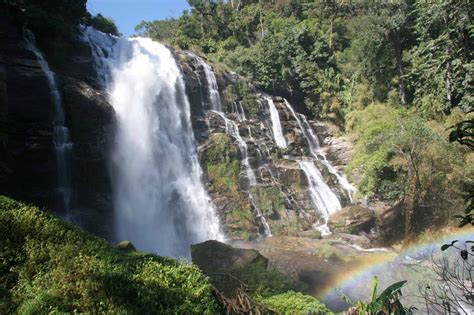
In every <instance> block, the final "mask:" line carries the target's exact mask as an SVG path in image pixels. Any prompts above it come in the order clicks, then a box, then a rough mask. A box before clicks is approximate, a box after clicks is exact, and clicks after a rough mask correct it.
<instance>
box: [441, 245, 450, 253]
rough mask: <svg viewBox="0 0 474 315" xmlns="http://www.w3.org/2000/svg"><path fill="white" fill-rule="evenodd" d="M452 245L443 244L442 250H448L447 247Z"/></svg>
mask: <svg viewBox="0 0 474 315" xmlns="http://www.w3.org/2000/svg"><path fill="white" fill-rule="evenodd" d="M450 247H451V245H449V244H444V245H443V246H441V250H442V251H445V250H447V249H448V248H450Z"/></svg>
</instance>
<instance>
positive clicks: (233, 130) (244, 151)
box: [215, 111, 257, 186]
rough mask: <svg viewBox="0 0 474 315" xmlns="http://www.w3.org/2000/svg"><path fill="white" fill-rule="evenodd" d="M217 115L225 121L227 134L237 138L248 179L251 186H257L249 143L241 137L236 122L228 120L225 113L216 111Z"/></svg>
mask: <svg viewBox="0 0 474 315" xmlns="http://www.w3.org/2000/svg"><path fill="white" fill-rule="evenodd" d="M215 113H216V114H217V115H219V116H220V117H221V118H222V119H223V120H224V122H225V130H226V133H227V134H229V135H230V136H231V137H233V138H235V140H237V144H238V146H239V149H240V154H241V155H242V165H243V166H244V167H245V171H246V173H247V178H248V180H249V185H250V186H255V185H257V179H256V177H255V173H254V171H253V169H252V166H250V163H249V155H248V148H247V143H246V142H245V141H244V139H242V137H241V136H240V133H239V127H238V126H237V124H236V123H235V122H234V121H232V120H230V119H229V118H227V117H226V116H225V114H224V113H223V112H217V111H216V112H215Z"/></svg>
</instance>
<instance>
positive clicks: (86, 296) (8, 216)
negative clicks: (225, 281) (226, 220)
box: [0, 197, 218, 314]
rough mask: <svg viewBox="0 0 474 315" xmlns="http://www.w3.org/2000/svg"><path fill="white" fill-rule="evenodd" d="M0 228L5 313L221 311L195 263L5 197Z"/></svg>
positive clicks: (0, 307)
mask: <svg viewBox="0 0 474 315" xmlns="http://www.w3.org/2000/svg"><path fill="white" fill-rule="evenodd" d="M0 226H1V227H2V229H1V230H0V239H1V240H2V247H1V248H0V301H1V302H0V313H1V314H11V313H21V314H46V313H52V312H53V313H56V312H57V313H114V314H119V313H127V314H146V313H150V312H156V313H164V312H167V313H177V314H178V313H179V314H191V313H195V314H215V313H217V312H218V305H217V303H216V301H215V300H214V298H213V295H212V289H211V286H210V284H209V283H208V281H207V279H206V278H205V277H204V275H203V274H202V273H201V271H200V270H199V269H198V268H197V267H196V266H194V265H191V264H188V263H186V262H177V261H175V260H173V259H169V258H164V257H159V256H156V255H152V254H146V253H139V252H124V251H120V250H119V249H116V248H113V247H112V246H110V245H109V244H108V243H107V242H106V241H105V240H103V239H100V238H98V237H94V236H92V235H90V234H88V233H86V232H83V231H81V230H79V229H78V228H75V227H74V226H72V225H71V224H68V223H65V222H62V221H60V220H58V219H56V218H54V217H53V216H51V215H48V214H46V213H44V212H42V211H40V210H39V209H37V208H34V207H30V206H27V205H25V204H22V203H18V202H15V201H13V200H11V199H8V198H6V197H0Z"/></svg>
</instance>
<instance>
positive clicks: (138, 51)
mask: <svg viewBox="0 0 474 315" xmlns="http://www.w3.org/2000/svg"><path fill="white" fill-rule="evenodd" d="M101 36H105V35H101V34H100V33H99V32H97V31H94V30H92V29H87V30H86V31H85V38H86V39H88V40H89V42H90V43H91V45H92V46H96V48H97V46H98V48H101V49H106V50H108V56H109V57H108V58H106V57H105V56H98V57H99V60H98V61H97V66H98V68H99V69H101V70H102V72H108V73H110V81H109V82H108V84H107V89H108V90H109V93H110V102H111V104H112V106H113V107H114V109H115V112H116V116H117V128H116V141H115V145H114V147H113V149H112V152H111V160H112V165H113V167H112V171H113V173H112V182H113V190H114V206H115V230H116V236H117V238H118V239H129V240H131V241H132V242H133V243H134V244H135V245H136V246H137V247H138V248H140V249H141V250H147V251H153V252H156V253H159V254H161V255H167V256H173V257H178V256H184V257H189V256H190V249H189V246H190V244H193V243H198V242H202V241H204V240H207V239H218V240H223V235H222V233H221V231H220V227H219V222H218V219H217V216H216V214H215V211H214V208H213V205H212V203H211V200H210V198H209V197H208V195H207V193H206V191H205V189H204V186H203V185H202V183H201V175H202V171H201V168H200V165H199V161H198V156H197V151H196V143H195V139H194V134H193V130H192V126H191V120H190V106H189V102H188V99H187V96H186V94H185V86H184V81H183V78H182V76H181V73H180V70H179V68H178V66H177V64H176V61H175V60H174V58H173V55H172V54H171V52H170V51H169V50H168V49H167V48H166V47H165V46H163V45H161V44H159V43H157V42H153V41H152V40H150V39H144V38H131V39H124V38H119V39H117V40H116V43H115V44H114V45H113V46H111V47H110V46H109V45H107V39H106V38H105V39H101ZM103 43H104V45H103V46H101V45H102V44H103ZM104 58H105V59H106V60H104ZM104 65H106V66H105V67H104ZM102 76H103V77H108V75H107V74H103V75H102Z"/></svg>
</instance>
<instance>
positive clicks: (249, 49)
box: [138, 0, 474, 238]
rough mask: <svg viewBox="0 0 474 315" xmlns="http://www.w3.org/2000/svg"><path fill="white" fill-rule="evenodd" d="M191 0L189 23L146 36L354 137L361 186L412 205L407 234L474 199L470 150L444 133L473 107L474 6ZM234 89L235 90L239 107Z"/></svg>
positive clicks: (146, 26) (147, 26) (417, 0)
mask: <svg viewBox="0 0 474 315" xmlns="http://www.w3.org/2000/svg"><path fill="white" fill-rule="evenodd" d="M188 2H189V4H190V6H191V10H190V11H189V12H184V13H183V15H182V16H181V17H179V18H177V19H173V20H166V21H150V22H143V23H142V24H141V25H140V27H139V29H138V30H139V31H140V32H141V33H143V34H145V35H149V36H151V37H155V38H157V39H160V40H163V41H166V42H168V43H170V44H172V45H175V46H179V47H181V48H190V49H195V50H197V51H201V52H202V53H205V54H207V56H208V58H209V59H210V60H212V61H214V62H215V63H223V64H225V65H226V66H227V67H228V68H229V69H232V70H233V71H236V72H237V73H239V74H241V75H243V76H244V77H246V78H247V79H248V80H249V81H250V82H252V84H254V85H255V87H256V88H257V89H261V90H264V91H266V92H269V93H271V94H275V95H282V96H285V97H287V98H289V99H290V101H291V102H292V103H293V104H294V105H295V106H296V107H297V108H298V109H299V110H300V111H302V112H306V113H311V114H313V115H315V116H319V118H322V119H326V120H330V121H332V122H333V123H335V124H336V125H337V126H339V127H340V129H342V130H343V131H345V132H347V133H348V134H349V135H350V136H351V137H352V139H353V140H354V141H355V142H356V150H355V158H354V160H353V161H352V162H351V165H350V166H351V167H350V168H351V170H352V171H354V172H358V173H359V175H360V176H358V177H362V180H361V182H360V183H359V187H358V188H359V191H360V192H361V193H362V194H366V195H368V196H369V197H370V198H372V199H379V200H382V201H384V202H389V203H392V204H395V203H399V202H403V203H404V205H403V209H405V217H406V224H405V229H406V231H405V235H406V237H408V238H411V237H412V236H413V235H414V234H415V233H417V232H419V231H422V230H423V229H424V228H425V227H428V226H430V225H432V224H445V223H446V222H448V221H449V220H450V218H451V216H452V215H455V214H457V213H458V212H459V210H460V209H461V205H460V200H461V198H462V194H463V191H468V192H469V191H470V192H471V195H472V181H470V180H469V178H473V176H472V174H473V170H474V166H473V165H474V163H473V161H474V159H473V158H472V153H469V152H468V150H465V149H463V148H462V147H461V146H459V145H453V144H449V143H448V141H446V139H448V134H447V133H446V130H445V129H446V128H449V127H451V126H453V125H454V124H456V123H458V122H460V121H462V120H466V119H469V116H468V112H469V111H471V110H472V109H473V105H472V104H474V102H473V99H472V95H474V93H473V90H472V88H473V86H474V85H473V84H472V83H473V81H472V69H473V68H474V62H473V58H472V56H473V55H472V52H473V51H474V49H473V47H472V43H474V40H473V37H474V33H473V32H472V29H473V24H472V12H474V10H473V9H474V5H473V3H471V2H469V1H454V0H443V1H438V2H436V3H434V4H433V3H427V2H426V1H422V0H414V1H408V0H398V1H382V2H380V1H379V2H370V1H369V2H368V1H349V2H347V1H309V2H308V1H306V2H305V1H295V0H277V1H259V0H247V1H238V2H237V1H226V2H224V1H213V0H192V1H191V0H190V1H188ZM235 90H238V88H236V87H229V88H228V91H226V92H227V94H229V95H230V99H231V100H235V101H237V100H239V101H241V100H242V96H241V93H240V92H239V91H235ZM246 106H247V105H245V102H244V107H246ZM246 110H247V111H248V112H249V113H253V112H252V106H247V107H246ZM470 119H472V117H471V118H470ZM414 222H417V227H416V228H415V227H414V226H413V225H414ZM418 223H419V224H418Z"/></svg>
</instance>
